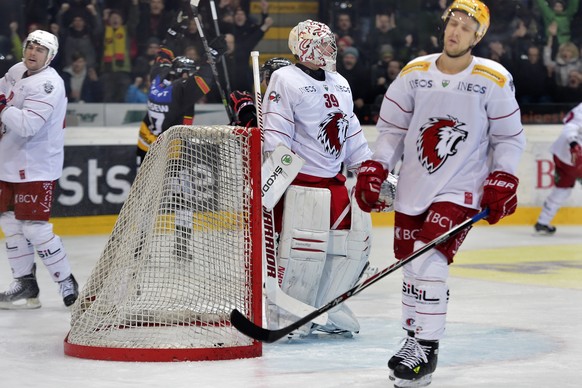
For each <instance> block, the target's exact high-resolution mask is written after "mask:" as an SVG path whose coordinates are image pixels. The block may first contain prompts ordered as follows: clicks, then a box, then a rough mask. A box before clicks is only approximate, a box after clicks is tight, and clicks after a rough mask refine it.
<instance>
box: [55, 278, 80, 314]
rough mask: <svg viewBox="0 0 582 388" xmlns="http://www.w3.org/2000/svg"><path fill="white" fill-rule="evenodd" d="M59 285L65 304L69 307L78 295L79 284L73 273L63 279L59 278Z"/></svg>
mask: <svg viewBox="0 0 582 388" xmlns="http://www.w3.org/2000/svg"><path fill="white" fill-rule="evenodd" d="M59 287H60V290H61V296H62V297H63V303H64V304H65V306H67V307H69V306H71V305H72V304H73V303H75V301H76V300H77V298H78V297H79V285H78V284H77V280H75V277H74V276H73V274H70V275H69V276H68V277H67V278H66V279H65V280H61V281H60V282H59Z"/></svg>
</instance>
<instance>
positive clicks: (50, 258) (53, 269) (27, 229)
mask: <svg viewBox="0 0 582 388" xmlns="http://www.w3.org/2000/svg"><path fill="white" fill-rule="evenodd" d="M22 231H23V233H24V236H25V237H26V238H27V239H28V240H29V241H30V242H31V243H32V245H33V246H34V248H35V249H36V253H37V254H38V256H39V257H40V258H41V260H42V262H43V264H44V265H45V267H46V268H47V269H48V271H49V273H50V275H51V277H52V279H53V280H54V281H55V282H60V281H61V280H64V279H66V278H67V277H68V276H69V275H70V274H71V266H70V265H69V260H68V258H67V253H66V251H65V247H64V246H63V242H62V241H61V238H60V237H59V236H57V235H56V234H54V233H53V225H52V224H51V223H50V222H47V221H24V225H23V227H22Z"/></svg>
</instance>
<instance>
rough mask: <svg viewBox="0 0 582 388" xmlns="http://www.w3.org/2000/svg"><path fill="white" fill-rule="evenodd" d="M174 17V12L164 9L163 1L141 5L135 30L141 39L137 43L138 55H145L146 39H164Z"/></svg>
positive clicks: (153, 1)
mask: <svg viewBox="0 0 582 388" xmlns="http://www.w3.org/2000/svg"><path fill="white" fill-rule="evenodd" d="M176 16H177V14H176V13H175V12H173V11H171V10H167V9H166V8H165V0H150V1H149V4H142V6H141V7H140V10H139V23H138V25H137V28H136V31H137V36H138V37H140V38H141V39H138V41H137V50H138V53H139V54H143V53H145V51H146V49H147V38H151V37H156V38H158V39H160V40H162V39H164V38H165V36H166V31H168V28H170V27H171V26H172V25H173V24H174V22H175V20H176ZM145 37H147V38H145ZM144 38H145V39H144Z"/></svg>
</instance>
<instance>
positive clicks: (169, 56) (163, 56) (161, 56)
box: [156, 47, 174, 66]
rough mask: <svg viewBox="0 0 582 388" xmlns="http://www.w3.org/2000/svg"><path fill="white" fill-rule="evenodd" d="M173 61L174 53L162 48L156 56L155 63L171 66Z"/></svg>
mask: <svg viewBox="0 0 582 388" xmlns="http://www.w3.org/2000/svg"><path fill="white" fill-rule="evenodd" d="M173 60H174V52H173V51H172V50H170V49H169V48H167V47H162V48H161V49H160V50H159V51H158V54H157V56H156V63H159V64H166V65H170V66H171V65H172V61H173Z"/></svg>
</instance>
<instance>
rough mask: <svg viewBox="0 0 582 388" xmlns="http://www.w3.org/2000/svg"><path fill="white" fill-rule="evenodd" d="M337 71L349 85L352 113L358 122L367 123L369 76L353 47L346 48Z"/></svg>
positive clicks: (356, 50) (369, 91)
mask: <svg viewBox="0 0 582 388" xmlns="http://www.w3.org/2000/svg"><path fill="white" fill-rule="evenodd" d="M337 71H338V73H340V74H341V75H342V76H343V77H344V78H345V79H346V80H347V81H348V83H349V84H350V87H351V89H352V99H353V101H354V113H355V114H356V116H357V117H358V119H359V120H360V122H369V110H368V109H367V105H366V104H367V102H368V100H369V98H370V93H371V90H370V89H371V85H370V75H369V73H368V71H367V70H366V68H365V67H364V66H363V65H362V63H361V62H360V53H359V51H358V49H357V48H355V47H346V48H345V49H344V51H343V53H342V55H341V57H340V60H339V61H338V64H337Z"/></svg>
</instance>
